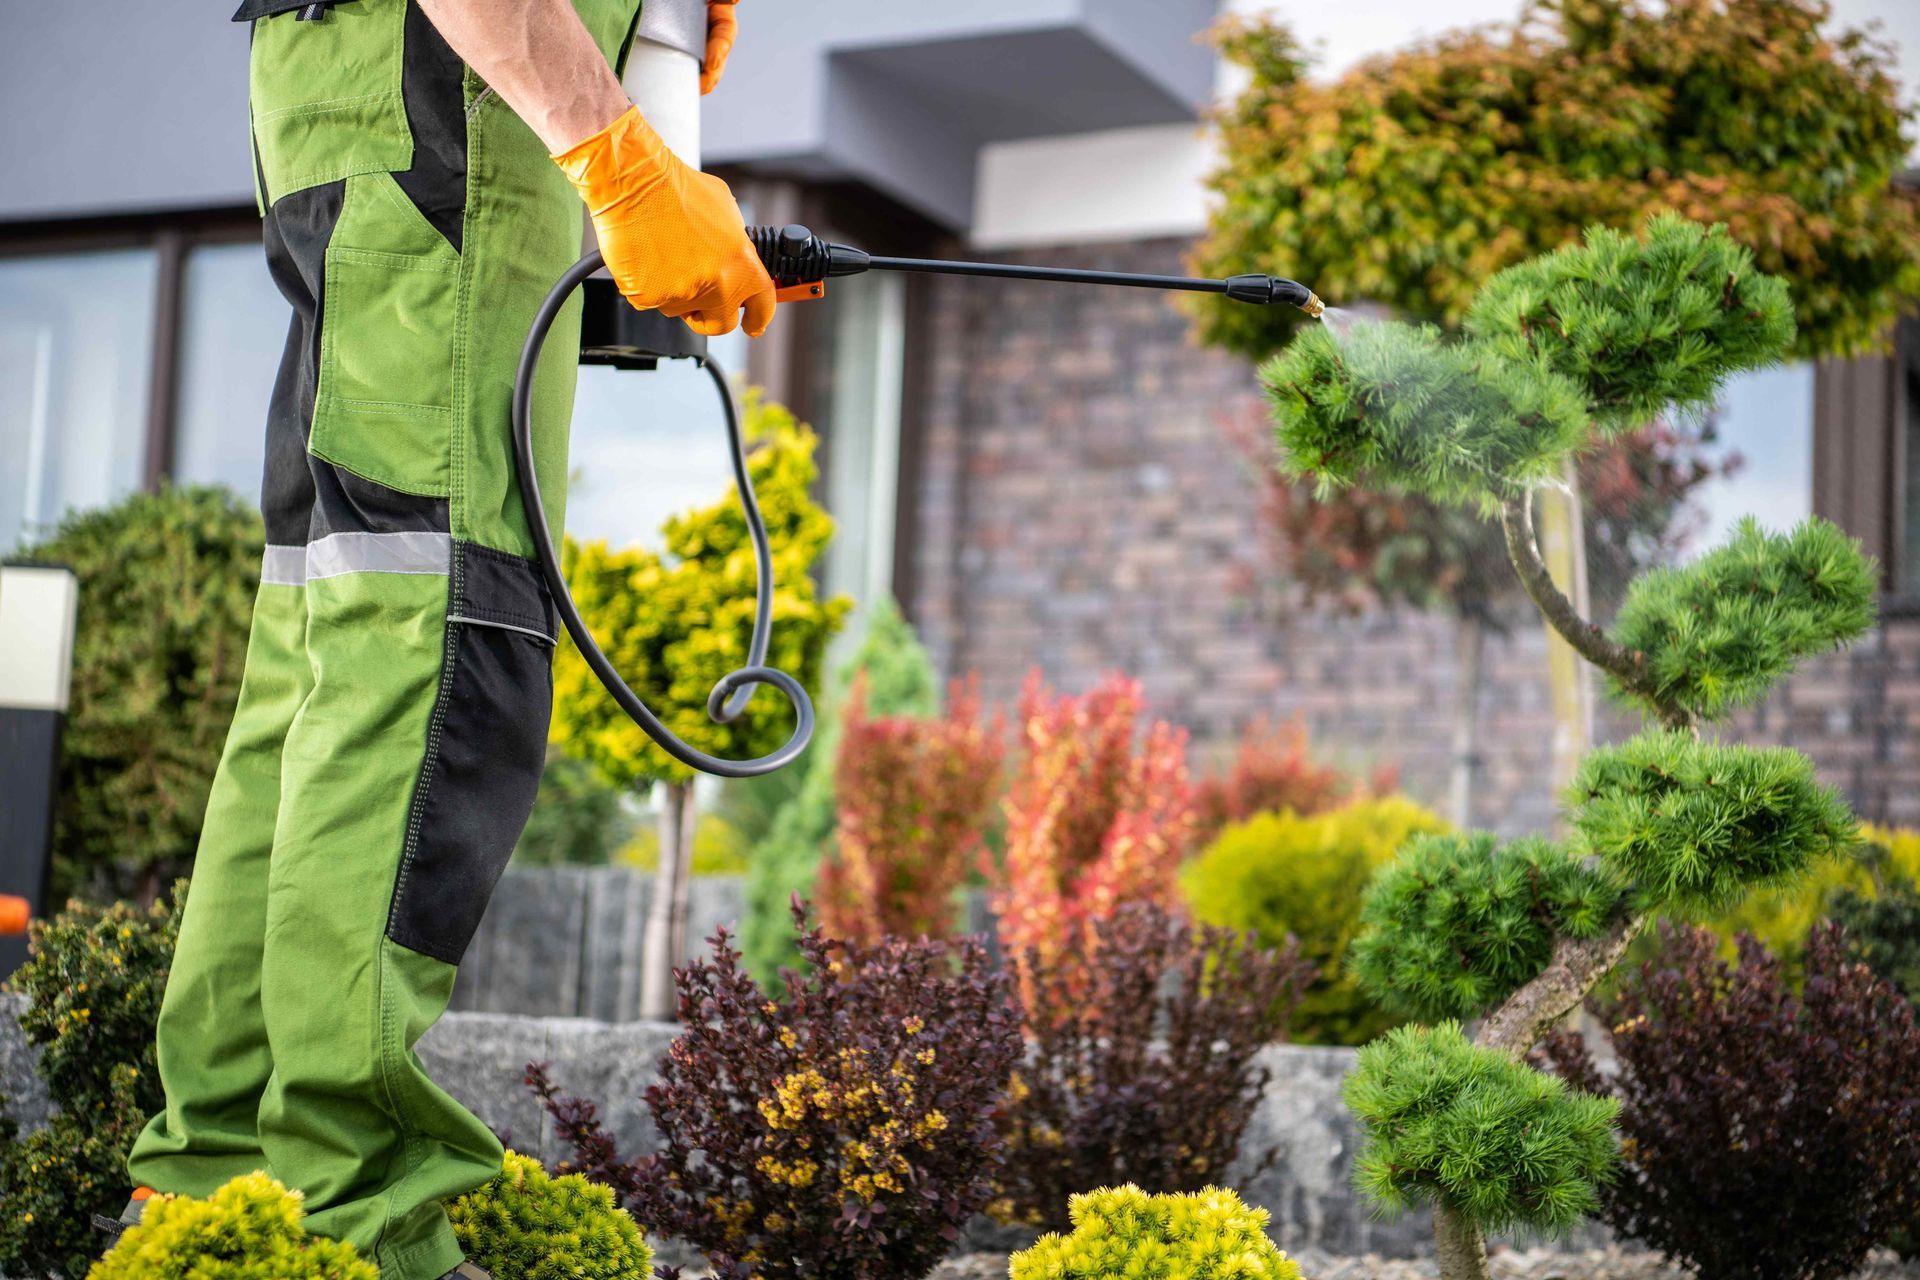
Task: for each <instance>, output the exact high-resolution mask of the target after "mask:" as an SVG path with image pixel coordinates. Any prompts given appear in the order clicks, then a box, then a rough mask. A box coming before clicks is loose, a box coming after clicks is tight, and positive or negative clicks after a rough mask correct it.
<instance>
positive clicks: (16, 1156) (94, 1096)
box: [0, 881, 186, 1280]
mask: <svg viewBox="0 0 1920 1280" xmlns="http://www.w3.org/2000/svg"><path fill="white" fill-rule="evenodd" d="M185 900H186V883H185V882H184V881H182V882H181V883H180V884H178V885H176V886H175V888H174V892H173V899H172V901H171V902H164V901H163V902H160V903H156V904H155V905H154V906H152V907H151V908H149V909H147V910H145V911H142V910H140V909H138V908H136V907H133V906H130V905H128V904H126V903H116V904H115V905H113V906H111V907H105V908H101V907H92V906H87V905H84V904H82V903H77V902H76V903H70V904H69V905H68V908H67V910H66V911H64V912H62V913H61V914H59V915H57V916H55V917H54V918H53V919H51V920H47V921H39V922H36V923H35V924H34V926H33V935H32V954H31V957H30V958H29V959H28V961H27V963H26V964H25V965H23V966H21V968H20V970H19V972H17V973H15V974H14V975H13V978H12V979H11V980H10V982H9V983H8V989H9V990H12V991H18V992H21V993H23V994H25V995H26V996H27V997H28V998H29V1000H30V1001H31V1003H30V1004H29V1005H28V1007H27V1009H26V1011H25V1012H24V1013H22V1015H21V1017H20V1027H21V1030H22V1032H24V1033H25V1035H26V1038H27V1041H28V1043H30V1044H34V1045H38V1046H39V1047H40V1055H41V1056H40V1064H39V1072H40V1076H41V1078H42V1079H43V1080H45V1081H46V1082H47V1092H48V1094H49V1095H50V1096H51V1098H52V1099H53V1101H54V1103H55V1105H57V1106H58V1107H59V1109H60V1110H59V1114H58V1115H56V1116H55V1118H54V1121H53V1123H52V1125H51V1126H50V1127H49V1128H46V1129H43V1130H41V1131H40V1132H38V1133H35V1134H31V1135H29V1136H28V1137H26V1138H22V1139H17V1140H14V1135H12V1134H11V1133H10V1132H7V1133H5V1134H4V1136H5V1137H7V1138H8V1139H9V1140H8V1141H4V1142H0V1204H3V1205H6V1206H7V1211H6V1212H4V1213H0V1275H14V1276H26V1275H34V1276H43V1275H57V1276H64V1277H65V1278H66V1280H80V1277H81V1276H82V1275H84V1274H85V1273H86V1269H87V1266H88V1265H89V1264H90V1263H91V1261H92V1259H93V1258H94V1257H95V1256H96V1255H97V1254H98V1252H99V1249H100V1246H101V1241H100V1237H99V1234H98V1233H97V1232H95V1231H94V1230H93V1229H92V1226H91V1222H90V1219H91V1216H92V1215H93V1214H96V1213H103V1214H106V1215H108V1216H109V1217H111V1216H114V1215H117V1214H118V1213H119V1212H120V1209H121V1207H122V1206H123V1205H125V1204H126V1202H127V1196H128V1195H129V1194H130V1193H131V1191H132V1190H133V1188H132V1186H131V1184H130V1183H129V1182H128V1181H127V1174H126V1158H127V1151H128V1149H129V1148H130V1147H131V1146H132V1145H133V1140H134V1138H135V1137H137V1136H138V1135H139V1132H140V1129H141V1128H142V1126H143V1125H145V1123H146V1119H147V1117H148V1116H149V1115H151V1114H153V1113H154V1112H156V1111H158V1110H159V1109H160V1108H161V1106H162V1105H163V1103H164V1098H163V1095H162V1092H161V1088H160V1073H159V1070H158V1069H157V1068H156V1066H155V1065H154V1054H153V1028H154V1023H155V1022H156V1021H157V1020H158V1018H159V1016H160V997H161V995H162V994H163V993H164V992H165V990H166V985H167V972H168V970H169V968H170V967H171V966H172V964H173V945H174V940H175V938H176V937H178V936H179V927H180V926H179V908H180V904H182V903H184V902H185Z"/></svg>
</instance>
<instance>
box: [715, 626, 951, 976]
mask: <svg viewBox="0 0 1920 1280" xmlns="http://www.w3.org/2000/svg"><path fill="white" fill-rule="evenodd" d="M861 676H864V677H865V679H866V698H867V711H868V713H869V714H870V715H876V716H920V717H927V716H933V715H937V714H938V713H939V710H940V683H939V680H938V678H937V677H936V676H935V675H934V672H933V659H932V658H931V657H930V656H929V655H928V653H927V651H926V649H925V648H924V647H923V646H922V645H921V644H920V641H919V639H918V638H917V637H916V636H915V635H914V633H913V627H912V626H910V625H909V624H908V622H907V620H906V619H905V618H903V617H901V615H900V606H899V605H897V604H895V603H894V601H893V599H892V598H891V597H885V598H882V599H881V600H879V601H877V602H875V603H874V605H873V615H872V617H871V619H870V620H869V621H868V623H867V632H866V635H865V636H864V637H862V638H861V641H860V647H859V649H858V650H856V651H855V653H854V655H853V657H852V658H851V659H850V660H849V661H848V662H847V664H846V665H845V666H843V667H841V668H840V670H839V671H838V672H836V673H835V675H834V680H833V685H832V688H831V689H830V690H829V691H828V692H827V694H826V695H825V696H823V697H822V698H821V700H820V706H819V708H818V710H819V723H818V728H817V729H816V731H815V733H814V737H813V745H812V746H811V747H809V748H808V749H807V754H806V755H804V756H803V757H801V758H800V759H799V760H798V761H796V762H794V764H792V765H791V766H789V767H788V768H786V769H782V770H780V771H779V772H777V773H773V774H769V775H767V776H766V777H762V778H752V779H745V780H740V781H733V782H729V783H727V793H728V794H732V793H733V792H735V791H737V790H741V789H752V790H754V791H762V790H768V789H772V788H787V787H795V788H796V789H795V790H793V791H792V793H791V794H790V795H789V797H788V798H787V799H786V801H785V802H784V803H782V804H781V805H780V806H779V808H778V809H777V810H775V812H774V814H773V816H772V819H771V822H770V826H769V829H768V831H767V833H766V836H765V838H764V839H762V840H760V841H759V842H758V843H757V844H755V845H754V849H753V857H752V858H751V859H750V860H749V861H748V864H747V910H746V916H745V918H744V919H743V920H742V921H741V930H740V949H741V951H743V952H744V953H745V954H746V960H747V967H748V968H749V969H750V970H751V971H752V973H753V975H754V976H755V977H756V978H758V979H760V981H762V982H765V983H772V982H775V981H777V980H778V978H779V973H780V969H781V967H782V966H783V965H784V966H792V965H796V964H798V963H800V952H799V949H798V948H797V947H796V946H795V945H794V935H793V927H792V918H791V915H790V913H789V906H788V904H789V903H790V902H791V901H792V899H793V895H795V894H799V895H800V896H801V897H803V898H810V897H812V896H813V892H814V881H815V877H816V875H817V874H818V872H819V867H820V859H821V857H822V856H824V854H825V852H826V848H827V844H828V842H829V840H830V839H831V838H832V836H833V822H834V787H833V776H834V769H835V766H836V764H837V762H838V760H839V742H840V737H839V735H840V708H841V707H842V706H843V705H845V703H846V699H847V694H848V693H849V691H851V689H852V688H853V682H854V680H855V679H856V678H857V677H861ZM796 777H797V778H798V782H797V783H795V782H794V781H793V779H794V778H796Z"/></svg>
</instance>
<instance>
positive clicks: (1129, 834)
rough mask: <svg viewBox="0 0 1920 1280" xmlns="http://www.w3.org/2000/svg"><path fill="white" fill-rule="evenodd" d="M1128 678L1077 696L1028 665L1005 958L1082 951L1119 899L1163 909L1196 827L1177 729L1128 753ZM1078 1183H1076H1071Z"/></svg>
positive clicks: (1005, 894)
mask: <svg viewBox="0 0 1920 1280" xmlns="http://www.w3.org/2000/svg"><path fill="white" fill-rule="evenodd" d="M1141 704H1142V694H1141V689H1140V684H1139V682H1138V681H1136V680H1129V679H1127V678H1126V677H1124V676H1121V675H1117V674H1116V675H1111V676H1108V677H1107V678H1106V679H1105V680H1103V681H1102V682H1101V683H1100V684H1099V685H1098V686H1096V687H1095V688H1094V689H1093V690H1092V691H1090V692H1088V693H1087V694H1085V695H1083V696H1081V697H1070V696H1062V695H1058V694H1055V693H1053V692H1051V691H1050V690H1049V689H1048V688H1047V687H1046V685H1045V684H1044V683H1042V681H1041V679H1040V675H1039V673H1038V672H1035V673H1034V674H1033V675H1031V676H1029V677H1028V678H1027V684H1026V688H1025V689H1024V690H1022V692H1021V695H1020V721H1021V724H1020V733H1021V740H1022V744H1023V746H1024V747H1025V756H1024V758H1023V759H1022V760H1021V762H1020V765H1019V767H1018V771H1017V773H1016V775H1015V777H1014V781H1013V787H1012V790H1011V792H1010V793H1009V795H1008V797H1007V800H1006V805H1005V808H1006V815H1007V835H1006V856H1005V858H1004V860H1003V864H1002V866H1000V867H999V868H995V869H993V870H994V871H995V873H996V876H997V885H996V889H997V891H996V892H995V894H994V901H993V906H994V911H995V913H996V915H997V916H998V917H999V931H1000V943H1001V946H1002V947H1003V948H1004V949H1005V951H1006V953H1007V954H1008V955H1020V954H1022V953H1025V952H1028V951H1035V952H1038V953H1039V954H1040V955H1041V956H1042V958H1044V959H1049V960H1050V959H1051V958H1052V957H1053V956H1055V955H1062V954H1064V955H1075V954H1080V953H1084V952H1085V951H1086V950H1087V949H1088V945H1089V930H1090V928H1091V926H1092V925H1093V924H1094V922H1097V921H1099V920H1103V919H1105V918H1107V917H1108V916H1110V915H1112V914H1113V913H1114V912H1115V911H1116V910H1118V909H1119V908H1120V906H1121V905H1123V904H1124V903H1128V902H1156V903H1161V904H1170V903H1172V902H1173V901H1174V897H1175V894H1176V892H1177V887H1176V884H1175V878H1174V877H1175V872H1176V871H1177V870H1178V868H1179V865H1180V863H1181V861H1182V860H1183V859H1184V858H1185V857H1186V856H1187V854H1188V853H1189V852H1191V851H1192V849H1193V846H1194V840H1195V836H1196V834H1197V828H1196V825H1195V821H1194V809H1193V794H1192V787H1191V786H1190V785H1189V783H1188V779H1187V765H1186V745H1187V735H1186V733H1185V731H1184V730H1180V729H1176V728H1174V727H1173V726H1172V725H1169V724H1167V723H1166V722H1164V721H1158V720H1156V721H1155V722H1154V723H1153V724H1152V725H1151V726H1150V727H1149V728H1148V729H1147V731H1146V733H1145V735H1144V737H1142V738H1141V740H1140V744H1139V748H1138V750H1136V749H1135V738H1136V736H1137V724H1138V721H1139V718H1140V712H1141ZM1080 1189H1081V1190H1084V1189H1085V1188H1080Z"/></svg>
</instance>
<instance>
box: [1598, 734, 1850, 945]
mask: <svg viewBox="0 0 1920 1280" xmlns="http://www.w3.org/2000/svg"><path fill="white" fill-rule="evenodd" d="M1568 798H1569V800H1570V802H1571V804H1572V806H1573V811H1572V813H1571V815H1570V817H1571V820H1572V823H1573V826H1574V829H1575V830H1576V831H1578V832H1579V833H1580V835H1581V837H1582V838H1583V839H1584V840H1585V842H1586V845H1587V847H1588V848H1590V849H1591V850H1592V851H1593V852H1595V853H1597V854H1599V855H1600V858H1601V860H1602V861H1603V862H1605V863H1606V865H1607V867H1608V868H1609V869H1610V870H1611V871H1612V872H1613V873H1614V874H1615V875H1616V876H1618V877H1620V879H1621V880H1622V881H1624V882H1625V883H1626V884H1628V885H1631V886H1632V887H1633V889H1634V891H1635V894H1636V897H1637V899H1638V901H1639V902H1640V903H1641V904H1643V905H1646V906H1653V905H1666V906H1671V907H1675V908H1678V909H1680V910H1700V911H1714V910H1718V909H1721V908H1724V907H1727V906H1730V905H1732V904H1733V903H1734V902H1736V901H1738V900H1739V898H1740V896H1741V895H1742V894H1743V893H1745V892H1746V891H1747V890H1748V889H1750V888H1755V887H1758V886H1762V885H1767V884H1779V883H1782V882H1784V881H1786V880H1787V879H1790V878H1791V877H1793V876H1795V875H1797V874H1799V873H1800V872H1801V871H1804V870H1805V869H1806V868H1807V867H1808V866H1809V865H1810V864H1811V863H1812V861H1813V860H1814V859H1815V858H1818V857H1823V856H1829V855H1833V854H1837V853H1839V852H1841V851H1842V850H1844V849H1846V848H1848V847H1850V846H1851V845H1853V844H1854V843H1855V842H1856V841H1857V839H1858V832H1857V828H1856V826H1855V823H1854V819H1853V814H1852V813H1851V812H1850V811H1849V810H1848V808H1847V806H1846V803H1845V802H1844V801H1842V800H1841V799H1840V796H1839V794H1838V793H1837V792H1836V791H1834V789H1833V788H1832V787H1826V786H1822V785H1821V784H1820V783H1819V782H1817V781H1815V779H1814V776H1813V764H1812V762H1811V761H1809V760H1808V759H1807V758H1806V757H1805V756H1803V755H1801V754H1800V753H1799V752H1797V751H1793V750H1789V749H1788V748H1785V747H1766V748H1760V747H1742V746H1723V745H1721V744H1719V743H1714V742H1702V741H1699V740H1698V739H1695V738H1694V737H1692V736H1691V735H1689V734H1687V733H1684V732H1680V731H1674V730H1664V731H1655V732H1649V733H1643V734H1641V735H1639V736H1638V737H1636V738H1631V739H1629V740H1627V741H1626V742H1623V743H1619V744H1618V745H1615V746H1610V747H1601V748H1599V749H1598V750H1596V751H1594V752H1592V753H1591V754H1590V755H1588V756H1587V758H1586V760H1584V761H1583V762H1582V763H1581V766H1580V771H1579V772H1578V773H1577V774H1576V775H1575V776H1574V780H1573V785H1572V786H1571V787H1570V788H1569V789H1568Z"/></svg>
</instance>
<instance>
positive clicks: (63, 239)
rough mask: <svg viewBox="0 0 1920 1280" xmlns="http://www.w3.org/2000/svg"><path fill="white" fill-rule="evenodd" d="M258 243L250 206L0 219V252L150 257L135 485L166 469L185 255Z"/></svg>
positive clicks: (150, 483)
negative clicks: (148, 332)
mask: <svg viewBox="0 0 1920 1280" xmlns="http://www.w3.org/2000/svg"><path fill="white" fill-rule="evenodd" d="M249 243H251V244H261V243H262V240H261V230H260V214H259V211H258V210H256V209H254V208H253V207H252V206H244V207H239V208H222V209H208V210H195V211H191V212H184V213H175V214H163V215H142V216H128V217H107V218H89V219H80V220H71V219H62V220H49V221H37V222H20V223H14V224H12V225H8V226H0V259H11V258H35V257H56V256H69V255H74V254H84V253H96V252H102V251H105V250H112V249H148V250H152V251H153V253H154V255H155V257H156V260H157V262H156V282H155V289H154V313H153V352H152V355H151V357H150V359H149V363H148V367H147V396H146V423H145V429H144V431H143V432H142V433H141V439H142V442H143V443H142V448H143V450H144V453H143V456H142V458H141V460H140V476H141V487H142V488H144V489H146V490H147V491H149V492H152V491H154V490H156V489H158V488H160V486H161V485H163V484H164V483H166V482H167V481H168V480H169V479H171V478H172V476H173V463H174V457H173V451H174V443H175V440H176V437H177V428H178V416H179V400H180V383H181V368H180V357H181V329H182V324H183V321H184V317H185V302H186V299H185V294H184V287H185V278H186V264H187V255H188V254H190V253H192V252H193V251H194V250H195V249H198V248H202V247H208V246H215V245H235V244H249Z"/></svg>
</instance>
